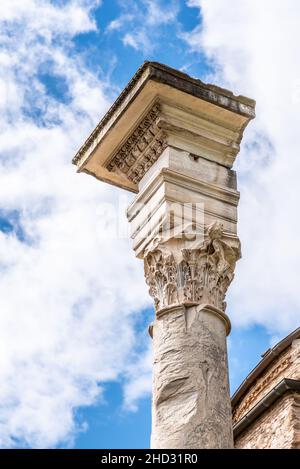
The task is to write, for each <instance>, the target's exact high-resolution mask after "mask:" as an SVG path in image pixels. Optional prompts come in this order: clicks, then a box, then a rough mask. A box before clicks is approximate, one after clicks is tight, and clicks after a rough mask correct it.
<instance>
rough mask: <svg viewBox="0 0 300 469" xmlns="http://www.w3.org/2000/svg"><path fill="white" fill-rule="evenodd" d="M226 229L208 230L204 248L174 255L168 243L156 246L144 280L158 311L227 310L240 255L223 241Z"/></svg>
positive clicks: (217, 226) (146, 260)
mask: <svg viewBox="0 0 300 469" xmlns="http://www.w3.org/2000/svg"><path fill="white" fill-rule="evenodd" d="M222 237H223V227H222V225H221V224H220V223H218V222H216V223H214V224H213V225H211V226H210V227H209V228H208V229H207V236H206V239H205V241H204V242H203V245H202V246H201V247H199V248H197V249H181V250H180V255H179V256H178V252H177V256H176V259H177V260H175V256H174V254H173V252H172V249H173V248H171V247H170V246H168V243H164V244H163V245H160V244H158V245H156V246H155V248H154V249H153V250H152V251H150V252H147V254H146V255H145V257H144V265H145V277H146V282H147V284H148V285H149V293H150V295H151V296H152V297H153V299H154V303H155V308H156V311H158V312H159V311H160V310H161V309H164V308H167V307H170V306H175V305H179V304H203V303H207V304H211V305H213V306H215V307H217V308H219V309H221V310H223V311H224V310H225V309H226V303H225V295H226V292H227V289H228V287H229V285H230V283H231V282H232V280H233V277H234V268H235V263H236V261H237V259H238V258H239V257H240V252H239V250H238V249H236V248H232V247H231V246H229V244H227V243H226V242H225V241H223V240H222Z"/></svg>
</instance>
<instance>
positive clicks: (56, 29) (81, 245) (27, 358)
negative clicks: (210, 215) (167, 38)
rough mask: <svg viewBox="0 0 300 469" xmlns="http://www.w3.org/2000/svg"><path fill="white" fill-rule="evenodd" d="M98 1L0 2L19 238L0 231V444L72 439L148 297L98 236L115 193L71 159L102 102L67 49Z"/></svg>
mask: <svg viewBox="0 0 300 469" xmlns="http://www.w3.org/2000/svg"><path fill="white" fill-rule="evenodd" d="M98 3H99V2H97V1H79V0H78V1H76V0H74V1H72V0H70V1H69V2H64V4H54V3H53V2H50V1H48V0H44V1H41V0H19V1H17V0H14V1H12V0H9V1H2V2H1V12H0V30H1V33H0V41H1V52H0V62H1V67H0V107H1V109H0V125H1V128H2V131H1V136H0V179H1V184H0V210H2V211H4V213H5V214H6V216H9V215H10V212H11V211H12V210H15V211H17V213H18V214H19V218H20V220H19V224H20V225H21V228H22V230H23V234H24V237H25V242H23V241H22V240H20V237H18V236H17V235H16V234H15V233H8V234H4V233H2V232H1V231H0V446H1V447H14V446H30V447H54V446H55V445H57V444H58V443H65V444H72V439H73V438H74V436H75V435H76V430H78V428H77V423H76V419H75V418H74V411H75V409H76V408H78V407H80V406H84V405H89V404H92V403H94V402H96V400H97V399H99V398H101V382H103V381H106V380H112V379H118V377H120V376H121V374H122V373H124V372H125V373H127V370H128V369H129V368H130V367H131V366H133V365H132V363H133V362H134V360H135V358H134V357H133V355H132V351H134V350H135V343H136V337H135V334H134V322H135V319H136V311H137V310H138V309H140V308H142V307H144V306H145V305H146V304H148V302H150V300H149V299H148V295H147V293H146V286H145V283H144V280H143V273H142V265H141V263H140V262H139V261H137V260H136V259H135V258H134V254H133V252H132V250H131V247H130V243H129V241H128V240H126V239H119V240H109V239H100V238H101V237H100V236H99V233H100V231H101V226H102V224H103V225H104V224H105V219H103V218H100V215H99V214H100V213H101V207H102V205H101V204H103V203H110V204H115V203H116V200H117V195H118V194H119V192H118V190H117V189H113V188H110V187H108V186H106V185H104V184H100V183H99V182H97V181H96V180H93V178H90V177H88V176H85V175H78V174H76V171H75V167H74V166H72V165H71V158H72V156H73V155H74V153H75V151H76V150H77V148H78V146H79V145H80V144H81V143H82V141H83V140H84V138H85V137H86V135H87V134H88V133H89V131H90V130H91V129H92V127H93V126H94V125H95V123H96V122H97V121H98V120H99V117H100V116H101V114H103V112H104V111H105V109H106V108H107V106H108V104H109V103H108V100H107V98H106V96H105V92H104V91H105V89H106V83H104V82H102V81H101V80H100V79H99V78H98V77H97V76H96V75H94V74H93V73H92V72H91V71H89V70H88V69H87V67H86V66H85V65H84V62H83V60H82V59H81V57H80V55H78V54H74V53H72V38H73V37H74V35H76V34H78V33H81V32H84V31H89V30H94V29H95V28H96V25H95V22H94V21H93V19H92V18H91V11H92V7H94V6H96V5H97V4H98ZM44 69H46V71H47V73H48V74H49V75H50V76H52V77H57V79H60V80H62V81H63V83H64V86H65V87H66V93H65V95H66V96H67V97H68V102H67V103H65V102H61V101H59V100H58V99H57V98H56V97H55V95H53V94H51V90H50V91H49V89H48V88H47V84H46V83H45V82H43V80H41V76H40V72H41V70H42V71H43V70H44ZM97 214H98V215H97ZM124 216H125V215H124ZM128 379H131V378H130V376H128ZM135 397H136V396H135ZM128 405H130V401H128Z"/></svg>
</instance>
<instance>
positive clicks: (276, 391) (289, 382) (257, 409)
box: [233, 378, 300, 438]
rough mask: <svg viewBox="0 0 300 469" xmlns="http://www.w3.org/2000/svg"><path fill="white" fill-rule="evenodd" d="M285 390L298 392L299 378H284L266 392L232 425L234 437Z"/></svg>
mask: <svg viewBox="0 0 300 469" xmlns="http://www.w3.org/2000/svg"><path fill="white" fill-rule="evenodd" d="M287 392H298V393H299V392H300V380H295V379H287V378H284V379H283V380H282V381H280V383H278V384H277V385H276V386H275V387H274V388H273V389H271V391H270V392H268V394H266V395H265V396H264V397H263V398H262V399H261V400H260V401H259V402H258V403H257V404H256V405H255V406H254V407H253V408H252V409H250V410H249V412H247V413H246V414H245V415H244V416H243V417H242V418H241V420H239V421H238V422H237V423H236V424H235V425H234V426H233V435H234V438H237V437H238V436H239V435H240V434H241V433H242V432H243V431H244V430H246V429H247V428H248V427H249V425H251V423H252V422H254V421H255V420H256V419H257V418H258V417H259V416H260V415H261V414H263V413H264V411H265V410H267V409H269V408H270V407H271V406H272V405H273V404H275V402H276V401H277V400H278V399H279V398H280V397H282V396H284V395H285V394H286V393H287Z"/></svg>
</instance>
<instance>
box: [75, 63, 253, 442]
mask: <svg viewBox="0 0 300 469" xmlns="http://www.w3.org/2000/svg"><path fill="white" fill-rule="evenodd" d="M254 106H255V103H254V101H253V100H250V99H248V98H245V97H242V96H234V95H233V94H232V93H231V92H229V91H227V90H224V89H222V88H218V87H216V86H212V85H206V84H204V83H202V82H201V81H200V80H195V79H193V78H191V77H189V76H187V75H185V74H183V73H181V72H178V71H177V70H173V69H171V68H169V67H166V66H163V65H161V64H158V63H153V62H146V63H144V65H143V66H142V67H141V68H140V69H139V70H138V71H137V73H136V74H135V76H134V77H133V78H132V80H131V81H130V82H129V84H128V85H127V87H126V88H125V89H124V91H123V92H122V93H121V95H120V96H119V98H118V99H117V100H116V102H115V103H114V104H113V106H112V107H111V109H110V110H109V111H108V113H107V114H106V115H105V116H104V118H103V119H102V121H101V122H100V123H99V124H98V126H97V127H96V129H95V130H94V131H93V133H92V134H91V136H90V137H89V139H88V140H87V141H86V143H85V144H84V145H83V147H82V148H81V149H80V150H79V152H78V153H77V155H76V156H75V158H74V160H73V161H74V163H75V164H77V166H78V168H79V171H83V172H86V173H88V174H91V175H93V176H95V177H96V178H98V179H100V180H102V181H106V182H109V183H112V184H115V185H117V186H119V187H122V188H123V189H127V190H129V191H132V192H135V193H137V195H136V197H135V199H134V201H133V202H132V204H131V205H130V207H129V208H128V211H127V216H128V220H129V222H130V224H131V229H132V238H133V248H134V250H135V253H136V255H137V257H139V258H140V259H142V260H143V262H144V268H145V279H146V282H147V284H148V286H149V293H150V295H151V296H152V298H153V300H154V305H155V320H154V322H153V324H152V325H151V326H150V328H149V331H150V335H151V336H152V338H153V353H154V363H153V399H152V402H153V404H152V439H151V446H152V448H186V449H190V448H231V447H233V437H232V417H231V403H230V395H229V384H228V365H227V347H226V335H227V334H229V332H230V321H229V318H228V316H227V315H226V313H225V310H226V302H225V295H226V292H227V289H228V287H229V285H230V283H231V281H232V279H233V277H234V269H235V264H236V261H237V260H238V259H239V257H240V242H239V239H238V236H237V206H238V200H239V193H238V191H237V187H236V174H235V172H234V171H233V170H232V169H231V168H232V165H233V163H234V161H235V158H236V156H237V154H238V152H239V144H240V141H241V139H242V135H243V131H244V129H245V127H246V125H247V124H248V122H249V120H250V119H252V118H253V117H254Z"/></svg>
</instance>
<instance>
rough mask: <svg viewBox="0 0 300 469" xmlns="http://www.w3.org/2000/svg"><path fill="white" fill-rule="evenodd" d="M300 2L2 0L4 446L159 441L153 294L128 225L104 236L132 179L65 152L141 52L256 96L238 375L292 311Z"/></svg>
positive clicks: (297, 314) (244, 159) (237, 306)
mask: <svg viewBox="0 0 300 469" xmlns="http://www.w3.org/2000/svg"><path fill="white" fill-rule="evenodd" d="M299 17H300V7H299V4H298V2H297V1H296V0H287V2H286V3H285V7H284V8H281V2H280V1H279V0H272V1H271V0H265V1H264V3H263V6H262V3H261V2H260V0H243V1H240V0H232V3H230V7H228V1H227V0H209V1H208V0H170V1H163V0H128V1H126V2H122V1H117V0H103V1H102V2H101V1H99V0H52V1H51V0H2V2H1V12H0V128H1V132H0V447H4V448H10V447H34V448H38V447H76V448H105V447H110V448H117V447H119V448H120V447H122V448H131V447H147V446H148V445H149V432H150V385H151V355H150V345H151V344H150V338H149V337H148V333H147V327H148V324H149V322H151V318H152V317H153V309H152V305H151V300H150V298H149V297H148V294H147V289H146V286H145V283H144V280H143V271H142V265H141V263H140V262H139V261H138V260H137V259H135V258H134V254H133V251H132V249H131V245H130V242H129V240H127V239H114V238H112V239H106V238H103V237H102V233H103V230H104V228H105V227H106V225H107V224H108V223H109V216H110V215H109V213H110V212H109V211H110V210H111V208H112V207H116V206H117V205H118V203H119V199H120V193H121V192H122V191H120V190H119V189H116V188H113V187H109V186H107V185H105V184H103V183H100V182H98V181H96V180H94V179H93V178H90V177H87V176H86V175H78V174H76V170H75V168H74V166H72V164H71V159H72V157H73V156H74V154H75V152H76V151H77V149H78V148H79V146H80V145H81V144H82V143H83V142H84V140H85V138H86V137H87V135H88V134H89V132H90V131H91V130H92V129H93V128H94V126H95V125H96V124H97V122H98V121H99V119H100V118H101V117H102V116H103V114H104V113H105V111H106V110H107V109H108V107H109V106H110V104H111V103H112V102H113V100H114V99H115V98H116V97H117V96H118V94H119V93H120V91H121V90H122V89H123V87H124V86H125V85H126V83H127V82H128V80H129V79H130V78H131V76H132V75H133V74H134V73H135V71H136V69H137V68H138V67H139V66H140V65H141V64H142V62H143V61H144V60H155V61H159V62H163V63H166V64H168V65H170V66H172V67H175V68H178V69H181V70H183V71H185V72H187V73H188V74H190V75H192V76H195V77H198V78H200V79H202V80H204V81H210V82H213V83H216V84H219V85H221V86H225V87H228V88H230V89H231V90H233V91H234V92H235V93H237V94H245V95H248V96H250V97H253V98H255V99H256V100H257V118H256V120H255V122H253V123H251V125H250V126H249V128H248V129H247V131H246V133H245V138H244V140H243V145H242V148H241V152H240V155H239V157H238V161H237V163H236V167H235V169H237V171H238V180H239V189H240V191H241V202H240V207H239V235H240V238H241V241H242V247H243V259H242V260H241V261H240V262H239V264H238V267H237V270H236V278H235V280H234V282H233V285H232V286H231V288H230V292H229V294H228V298H227V300H228V308H227V312H228V314H229V316H230V318H231V320H232V324H233V330H232V333H231V335H230V338H229V364H230V381H231V390H232V391H234V390H235V389H236V387H237V386H238V385H239V383H240V382H241V381H242V380H243V379H244V378H245V376H246V375H247V373H248V372H249V371H250V370H251V368H252V367H253V366H255V364H256V363H257V361H258V360H259V359H260V355H261V353H263V352H264V351H265V350H266V349H267V348H268V347H269V346H270V344H274V343H275V342H276V341H277V340H279V338H281V337H283V336H284V335H285V334H287V333H288V332H290V331H291V330H293V329H294V328H296V327H297V326H298V325H299V322H300V299H299V295H298V280H297V279H298V277H299V275H298V259H299V257H300V246H299V243H298V232H299V228H300V226H299V222H298V216H297V214H298V211H299V208H298V207H299V198H300V196H299V189H298V186H299V184H298V179H297V174H298V170H299V169H300V168H299V165H300V163H299V162H300V159H299V155H298V152H299V149H298V144H297V141H298V129H299V124H300V122H299V112H298V108H299V100H300V92H299V90H300V63H299V62H300V59H298V58H297V57H298V56H299V54H298V51H297V49H295V48H296V44H297V43H299V37H298V36H299V34H300V33H299V31H298V29H299V28H298V26H297V24H298V23H297V19H298V20H299ZM278 25H280V28H278ZM279 29H280V31H281V33H282V34H280V35H279V34H278V30H279ZM253 31H255V34H253ZM294 45H295V48H294ZM274 49H276V51H277V55H276V57H275V56H274V54H273V51H274ZM286 71H288V72H289V73H286ZM283 115H284V116H285V118H284V119H282V116H283ZM126 197H128V204H129V202H130V200H131V199H130V197H131V196H130V195H127V196H126ZM125 206H126V204H125ZM121 213H123V212H121ZM121 216H122V215H120V216H119V218H121ZM124 220H125V215H124ZM125 221H126V220H125Z"/></svg>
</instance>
